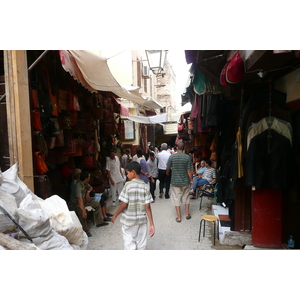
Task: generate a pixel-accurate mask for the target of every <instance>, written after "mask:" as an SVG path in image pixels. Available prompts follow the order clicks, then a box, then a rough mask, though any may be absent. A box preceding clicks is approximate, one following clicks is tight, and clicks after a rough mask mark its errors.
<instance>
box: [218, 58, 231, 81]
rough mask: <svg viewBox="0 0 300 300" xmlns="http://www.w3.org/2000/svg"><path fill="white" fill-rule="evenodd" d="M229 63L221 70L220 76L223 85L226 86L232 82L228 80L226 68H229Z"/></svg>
mask: <svg viewBox="0 0 300 300" xmlns="http://www.w3.org/2000/svg"><path fill="white" fill-rule="evenodd" d="M228 65H229V62H227V63H226V64H225V66H224V68H223V70H222V72H221V76H220V82H221V84H222V85H224V86H230V84H229V83H228V82H227V81H226V70H227V67H228Z"/></svg>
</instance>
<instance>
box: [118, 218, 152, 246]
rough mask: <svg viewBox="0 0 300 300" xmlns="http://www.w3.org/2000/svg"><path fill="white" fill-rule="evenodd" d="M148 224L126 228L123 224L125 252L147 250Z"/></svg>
mask: <svg viewBox="0 0 300 300" xmlns="http://www.w3.org/2000/svg"><path fill="white" fill-rule="evenodd" d="M147 231H148V226H147V223H145V224H141V225H133V226H126V225H124V224H122V232H123V240H124V250H145V249H146V246H147Z"/></svg>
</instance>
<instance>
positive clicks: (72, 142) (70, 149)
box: [61, 140, 77, 156]
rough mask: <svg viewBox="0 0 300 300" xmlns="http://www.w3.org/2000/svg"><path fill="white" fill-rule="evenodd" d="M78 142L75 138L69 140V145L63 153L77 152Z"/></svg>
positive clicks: (70, 154)
mask: <svg viewBox="0 0 300 300" xmlns="http://www.w3.org/2000/svg"><path fill="white" fill-rule="evenodd" d="M76 148H77V144H76V141H75V140H68V144H67V147H65V148H64V149H63V150H62V151H61V154H62V155H67V156H72V155H74V154H75V153H76Z"/></svg>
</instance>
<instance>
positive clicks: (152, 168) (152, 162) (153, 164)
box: [147, 152, 158, 202]
mask: <svg viewBox="0 0 300 300" xmlns="http://www.w3.org/2000/svg"><path fill="white" fill-rule="evenodd" d="M147 166H148V171H149V175H150V193H151V195H152V198H153V202H154V201H155V189H156V180H157V177H158V167H157V159H156V157H155V154H154V152H150V154H149V159H148V160H147Z"/></svg>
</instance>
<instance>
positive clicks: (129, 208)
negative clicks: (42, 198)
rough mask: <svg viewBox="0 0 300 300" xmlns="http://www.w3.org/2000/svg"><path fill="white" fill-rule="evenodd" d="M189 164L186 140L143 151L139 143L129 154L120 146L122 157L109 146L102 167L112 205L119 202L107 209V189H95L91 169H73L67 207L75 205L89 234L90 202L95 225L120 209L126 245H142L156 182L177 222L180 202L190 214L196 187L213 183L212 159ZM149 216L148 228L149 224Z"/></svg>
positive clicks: (151, 231)
mask: <svg viewBox="0 0 300 300" xmlns="http://www.w3.org/2000/svg"><path fill="white" fill-rule="evenodd" d="M198 165H199V163H196V164H195V169H194V166H193V163H192V159H191V156H190V155H189V154H188V153H186V152H185V149H184V143H183V142H180V143H179V144H178V145H177V147H175V148H170V147H168V145H167V144H166V143H162V144H161V146H160V147H154V146H152V145H150V146H149V149H148V151H147V152H146V153H143V151H142V149H140V148H138V149H137V150H136V154H135V155H134V156H131V153H130V151H129V150H126V151H122V153H121V157H120V158H119V157H118V155H116V152H115V150H114V149H111V151H110V156H109V157H107V159H106V167H105V168H106V172H107V178H108V180H109V185H110V193H111V200H112V206H116V205H120V206H119V207H118V209H117V211H116V212H115V214H114V215H113V214H110V213H108V212H107V211H106V200H107V199H108V195H107V194H106V193H102V194H98V193H95V192H94V191H93V187H92V186H91V185H90V184H89V180H90V174H89V172H87V171H82V170H80V169H75V171H74V172H73V174H72V182H71V185H70V190H71V194H70V201H69V209H70V210H74V211H75V212H76V214H77V216H78V219H79V220H80V222H81V224H82V227H83V230H84V231H85V232H86V234H87V235H88V236H89V237H90V236H91V233H90V231H89V228H88V225H87V211H86V208H87V207H88V206H89V207H91V208H92V209H93V211H94V216H95V222H96V227H102V226H107V225H108V224H109V222H114V221H115V220H116V218H117V217H118V215H119V214H122V217H121V219H120V222H121V224H122V233H123V241H124V249H138V250H142V249H146V241H147V231H148V233H149V235H150V237H151V236H153V235H154V233H155V227H154V223H153V218H152V211H151V206H150V203H154V202H155V200H156V199H155V191H156V186H157V181H159V184H158V187H159V198H165V199H169V198H171V203H172V204H173V206H174V207H175V212H176V218H175V221H176V222H177V223H180V222H181V218H182V217H181V204H183V205H184V207H185V217H186V219H187V220H189V219H191V214H190V212H189V205H190V204H189V203H190V199H195V198H196V189H197V187H198V186H200V187H202V186H205V185H206V184H214V183H215V182H216V172H215V169H214V168H213V167H211V162H210V161H209V160H208V161H201V163H200V167H199V168H198ZM148 221H149V229H148V230H147V228H148Z"/></svg>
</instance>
